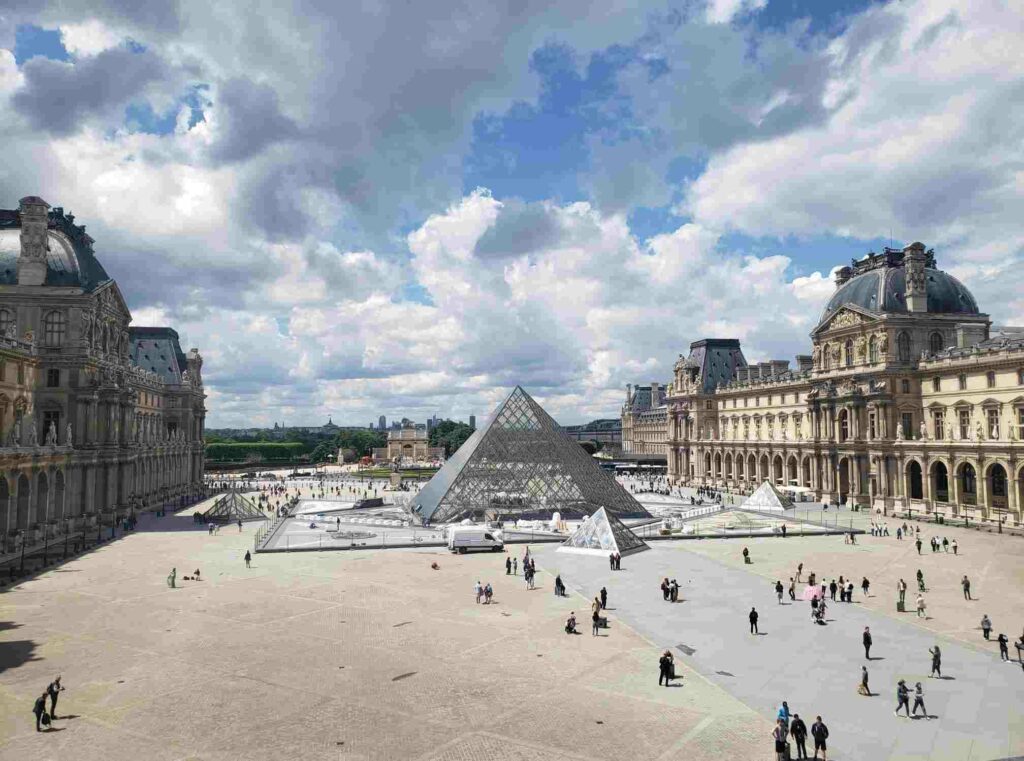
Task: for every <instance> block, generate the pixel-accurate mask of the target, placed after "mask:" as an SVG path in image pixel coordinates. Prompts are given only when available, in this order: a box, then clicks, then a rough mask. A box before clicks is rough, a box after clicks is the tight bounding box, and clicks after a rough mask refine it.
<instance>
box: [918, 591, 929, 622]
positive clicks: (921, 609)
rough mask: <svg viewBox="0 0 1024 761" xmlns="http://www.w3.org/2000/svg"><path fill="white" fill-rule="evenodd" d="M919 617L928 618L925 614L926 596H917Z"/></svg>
mask: <svg viewBox="0 0 1024 761" xmlns="http://www.w3.org/2000/svg"><path fill="white" fill-rule="evenodd" d="M917 617H918V618H928V616H926V615H925V612H924V596H923V595H920V594H919V595H918V596H917Z"/></svg>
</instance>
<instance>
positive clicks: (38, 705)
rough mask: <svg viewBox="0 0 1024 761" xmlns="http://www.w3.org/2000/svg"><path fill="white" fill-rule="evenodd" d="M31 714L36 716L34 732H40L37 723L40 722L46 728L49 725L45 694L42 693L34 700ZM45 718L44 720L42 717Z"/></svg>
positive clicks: (40, 728)
mask: <svg viewBox="0 0 1024 761" xmlns="http://www.w3.org/2000/svg"><path fill="white" fill-rule="evenodd" d="M32 713H34V714H35V715H36V732H42V731H43V729H42V727H40V726H39V723H40V722H42V723H43V724H45V725H46V726H49V724H50V717H49V716H47V715H46V693H45V692H44V693H43V694H42V695H40V696H39V697H38V698H36V702H35V704H34V705H33V706H32ZM44 716H46V718H45V719H44V718H43V717H44Z"/></svg>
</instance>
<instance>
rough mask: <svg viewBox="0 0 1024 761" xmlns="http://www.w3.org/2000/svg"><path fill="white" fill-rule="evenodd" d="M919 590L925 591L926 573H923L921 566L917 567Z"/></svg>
mask: <svg viewBox="0 0 1024 761" xmlns="http://www.w3.org/2000/svg"><path fill="white" fill-rule="evenodd" d="M917 591H918V592H924V591H925V588H924V573H922V571H921V569H920V568H918V569H917Z"/></svg>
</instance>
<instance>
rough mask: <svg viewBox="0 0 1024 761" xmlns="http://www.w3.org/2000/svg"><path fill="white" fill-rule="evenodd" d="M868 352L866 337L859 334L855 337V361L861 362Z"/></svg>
mask: <svg viewBox="0 0 1024 761" xmlns="http://www.w3.org/2000/svg"><path fill="white" fill-rule="evenodd" d="M867 353H868V339H866V338H865V337H864V336H860V337H859V338H858V339H857V361H858V362H863V361H864V360H865V358H866V357H867Z"/></svg>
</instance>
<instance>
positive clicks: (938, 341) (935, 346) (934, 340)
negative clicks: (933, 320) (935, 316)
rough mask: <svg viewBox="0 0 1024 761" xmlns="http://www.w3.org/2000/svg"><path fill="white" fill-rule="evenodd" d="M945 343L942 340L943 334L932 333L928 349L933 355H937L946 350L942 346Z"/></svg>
mask: <svg viewBox="0 0 1024 761" xmlns="http://www.w3.org/2000/svg"><path fill="white" fill-rule="evenodd" d="M943 343H945V341H943V340H942V333H932V334H931V335H930V336H929V337H928V348H929V349H930V350H931V352H932V354H937V353H938V352H940V351H942V350H943V348H945V347H943V345H942V344H943Z"/></svg>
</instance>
